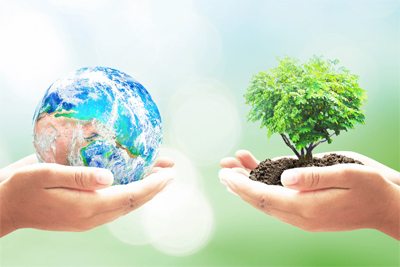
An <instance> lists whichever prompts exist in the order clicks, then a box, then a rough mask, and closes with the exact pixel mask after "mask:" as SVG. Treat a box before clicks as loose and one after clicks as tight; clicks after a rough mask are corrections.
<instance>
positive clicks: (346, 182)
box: [281, 164, 365, 191]
mask: <svg viewBox="0 0 400 267" xmlns="http://www.w3.org/2000/svg"><path fill="white" fill-rule="evenodd" d="M363 168H365V166H362V165H358V164H338V165H334V166H328V167H307V168H295V169H289V170H286V171H284V172H283V173H282V176H281V182H282V184H283V185H284V186H285V187H286V188H291V189H294V190H299V191H310V190H318V189H325V188H342V189H348V188H351V187H353V186H354V185H356V184H357V180H358V177H359V176H360V175H359V174H360V172H363V171H365V170H363Z"/></svg>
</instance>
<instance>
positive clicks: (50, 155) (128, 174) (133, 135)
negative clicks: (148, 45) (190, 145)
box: [33, 67, 162, 184]
mask: <svg viewBox="0 0 400 267" xmlns="http://www.w3.org/2000/svg"><path fill="white" fill-rule="evenodd" d="M33 144H34V146H35V150H36V155H37V157H38V159H39V161H40V162H47V163H58V164H63V165H70V166H90V167H100V168H105V169H109V170H110V171H111V172H112V173H113V174H114V184H127V183H130V182H133V181H137V180H140V179H143V178H144V177H146V176H147V175H148V174H149V173H150V171H151V169H152V168H153V166H154V164H155V161H156V159H157V155H158V152H159V150H160V147H161V144H162V125H161V117H160V113H159V111H158V108H157V106H156V104H155V103H154V101H153V100H152V98H151V96H150V94H149V93H148V92H147V90H146V89H145V88H144V87H143V86H142V85H141V84H140V83H139V82H137V81H136V80H134V79H133V78H132V77H131V76H129V75H127V74H125V73H123V72H121V71H118V70H115V69H111V68H104V67H90V68H83V69H80V70H77V71H75V72H73V73H70V74H68V75H66V76H65V77H62V78H61V79H59V80H57V81H56V82H55V83H53V84H52V85H51V86H50V87H49V89H47V91H46V93H45V95H44V96H43V98H42V100H41V101H40V102H39V104H38V106H37V108H36V111H35V115H34V117H33Z"/></svg>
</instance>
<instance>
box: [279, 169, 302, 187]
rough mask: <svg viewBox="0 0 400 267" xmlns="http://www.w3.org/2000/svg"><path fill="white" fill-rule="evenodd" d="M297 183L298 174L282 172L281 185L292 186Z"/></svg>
mask: <svg viewBox="0 0 400 267" xmlns="http://www.w3.org/2000/svg"><path fill="white" fill-rule="evenodd" d="M298 181H299V174H298V173H297V172H296V171H290V170H289V171H284V172H283V173H282V175H281V182H282V184H283V185H294V184H297V182H298Z"/></svg>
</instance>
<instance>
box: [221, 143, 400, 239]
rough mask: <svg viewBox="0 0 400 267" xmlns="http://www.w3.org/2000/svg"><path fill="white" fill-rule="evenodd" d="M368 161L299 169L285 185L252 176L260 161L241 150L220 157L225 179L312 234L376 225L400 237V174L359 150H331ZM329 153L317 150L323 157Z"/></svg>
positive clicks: (264, 207) (285, 179) (234, 189)
mask: <svg viewBox="0 0 400 267" xmlns="http://www.w3.org/2000/svg"><path fill="white" fill-rule="evenodd" d="M332 153H336V154H341V155H345V156H348V157H352V158H354V159H357V160H360V161H361V162H363V163H364V164H365V165H358V164H339V165H335V166H329V167H308V168H296V169H291V170H287V171H285V172H284V173H283V174H282V176H281V181H282V184H283V185H284V187H282V186H275V185H267V184H264V183H260V182H256V181H252V180H250V179H249V178H248V177H249V172H250V171H251V170H252V169H254V168H256V167H257V166H258V163H259V161H258V160H257V159H256V158H255V157H254V156H253V155H252V154H251V153H250V152H249V151H245V150H239V151H238V152H236V158H237V159H235V158H231V157H230V158H224V159H222V160H221V163H220V164H221V167H222V168H223V169H222V170H221V171H220V173H219V177H220V181H221V183H223V184H225V185H226V186H227V187H228V191H231V192H233V193H234V194H236V195H238V196H239V197H241V198H242V199H243V200H244V201H246V202H248V203H249V204H250V205H252V206H253V207H255V208H256V209H258V210H260V211H262V212H264V213H266V214H268V215H270V216H273V217H275V218H277V219H278V220H280V221H282V222H285V223H288V224H290V225H293V226H296V227H299V228H301V229H303V230H306V231H310V232H335V231H351V230H357V229H376V230H379V231H381V232H383V233H385V234H387V235H389V236H391V237H393V238H395V239H397V240H400V186H399V185H400V173H399V172H397V171H395V170H393V169H390V168H389V167H386V166H384V165H383V164H380V163H378V162H376V161H374V160H372V159H370V158H368V157H366V156H363V155H360V154H357V153H354V152H345V151H340V152H332ZM325 154H327V153H322V154H317V155H315V156H316V157H322V156H323V155H325Z"/></svg>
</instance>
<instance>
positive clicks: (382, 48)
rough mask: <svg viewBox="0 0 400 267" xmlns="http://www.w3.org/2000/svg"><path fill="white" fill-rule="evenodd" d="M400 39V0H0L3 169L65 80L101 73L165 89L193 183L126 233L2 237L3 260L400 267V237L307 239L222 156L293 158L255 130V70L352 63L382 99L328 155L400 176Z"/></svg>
mask: <svg viewBox="0 0 400 267" xmlns="http://www.w3.org/2000/svg"><path fill="white" fill-rule="evenodd" d="M399 35H400V34H399V1H388V0H370V1H369V0H365V1H352V0H349V1H333V0H331V1H329V0H322V1H305V0H304V1H303V0H298V1H295V0H293V1H234V0H231V1H186V0H185V1H183V0H182V1H175V0H174V1H107V0H99V1H84V0H80V1H78V0H73V1H67V0H59V1H56V0H54V1H20V0H16V1H11V0H10V1H4V0H3V1H0V38H1V42H0V167H4V166H7V165H8V164H10V163H12V162H14V161H16V160H18V159H20V158H22V157H24V156H27V155H29V154H31V153H34V149H33V145H32V137H31V127H32V126H31V120H32V116H33V112H34V109H35V107H36V104H37V103H38V101H39V99H40V98H41V96H42V95H43V93H44V91H45V90H46V89H47V88H48V87H49V86H50V84H51V83H52V82H54V81H55V80H56V79H57V78H59V77H61V76H63V75H65V74H66V73H68V72H70V71H73V70H76V69H78V68H81V67H85V66H95V65H100V66H107V67H112V68H116V69H119V70H121V71H124V72H126V73H128V74H130V75H131V76H133V77H134V78H135V79H137V80H138V81H139V82H141V83H142V84H143V85H144V86H145V87H146V88H147V89H148V91H149V92H150V94H151V95H152V96H153V98H154V100H155V101H156V103H157V105H158V106H159V108H160V112H161V115H162V118H163V127H164V145H163V146H164V147H165V149H164V150H163V152H162V153H163V154H164V155H169V156H172V157H174V158H175V159H176V160H177V166H176V168H177V172H178V177H177V181H178V182H179V183H178V184H180V185H181V186H180V187H179V190H178V189H176V190H177V191H176V192H177V194H176V195H175V198H174V199H168V198H166V197H164V198H163V197H160V198H158V199H157V200H156V199H155V200H154V201H151V202H150V203H149V205H147V204H146V205H145V206H144V207H143V208H141V209H139V210H138V211H134V212H133V213H132V215H131V217H129V218H130V219H129V220H128V219H127V220H126V221H119V223H114V224H112V225H111V226H101V227H98V228H96V229H93V230H91V231H88V232H84V233H57V232H44V231H37V230H31V229H24V230H19V231H16V232H14V233H12V234H10V235H8V236H6V237H4V238H2V239H1V240H0V245H1V250H0V258H1V259H0V265H1V266H224V265H225V266H323V265H328V266H399V264H400V262H399V256H400V247H399V242H398V241H396V240H394V239H392V238H390V237H388V236H386V235H384V234H381V233H379V232H377V231H373V230H359V231H352V232H340V233H308V232H305V231H303V230H300V229H297V228H295V227H292V226H290V225H286V224H284V223H281V222H279V221H277V220H276V219H274V218H271V217H269V216H267V215H265V214H263V213H261V212H259V211H257V210H256V209H254V208H252V207H251V206H249V205H248V204H247V203H245V202H243V201H241V200H240V199H239V198H238V197H236V196H235V195H233V194H230V193H228V192H227V191H226V188H225V186H223V185H222V184H220V182H219V179H218V171H219V169H220V167H219V160H220V159H221V158H222V157H225V156H233V155H234V153H235V151H236V150H238V149H246V150H250V151H252V152H253V154H254V155H255V156H256V157H257V158H258V159H260V160H263V159H266V158H273V157H276V156H284V155H291V151H290V149H289V148H288V147H286V146H285V144H284V143H283V141H282V140H281V138H280V137H279V136H277V135H275V136H273V137H272V138H270V139H267V137H266V134H267V131H266V130H265V129H261V130H260V129H259V124H258V123H248V122H246V115H247V112H248V111H249V107H248V106H245V105H244V98H243V94H244V93H245V91H246V88H247V87H248V84H249V81H250V79H251V77H252V75H253V74H255V73H256V72H258V71H261V70H266V69H268V68H271V67H274V66H275V65H276V64H277V61H276V59H275V57H276V56H282V55H285V54H286V55H291V56H294V57H297V58H299V59H300V60H301V61H302V62H303V61H305V60H308V59H309V58H310V57H311V56H312V55H314V54H316V55H323V56H325V58H327V59H339V60H340V64H341V65H343V66H345V67H346V68H348V69H350V70H351V71H352V73H355V74H358V75H360V84H361V85H362V87H363V88H365V89H366V90H367V93H368V100H369V102H368V103H367V104H366V105H365V110H366V120H365V125H357V126H356V128H355V130H350V131H349V132H347V133H346V132H345V133H342V134H341V135H340V136H338V137H334V138H333V143H332V144H330V145H328V144H323V145H320V146H319V147H318V148H317V149H316V150H317V151H315V153H318V152H326V151H335V150H349V151H355V152H358V153H361V154H364V155H366V156H368V157H371V158H373V159H375V160H377V161H379V162H381V163H383V164H385V165H387V166H389V167H391V168H393V169H395V170H397V171H399ZM195 189H196V190H195ZM193 190H195V191H196V193H195V195H196V197H194V198H190V197H191V196H192V193H191V192H192V191H193ZM193 192H194V191H193ZM184 193H186V195H185V194H184ZM180 195H185V196H186V199H188V198H189V199H190V200H191V201H188V202H187V201H186V200H185V199H183V198H180ZM169 203H172V204H171V205H170V204H169ZM182 203H184V204H185V205H186V206H184V205H183V204H182ZM181 204H182V205H181ZM162 205H164V206H162ZM160 207H161V208H160ZM171 207H172V208H171ZM327 208H329V207H327ZM169 211H171V212H169ZM171 214H172V215H171ZM155 222H156V223H155ZM139 239H140V240H139Z"/></svg>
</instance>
